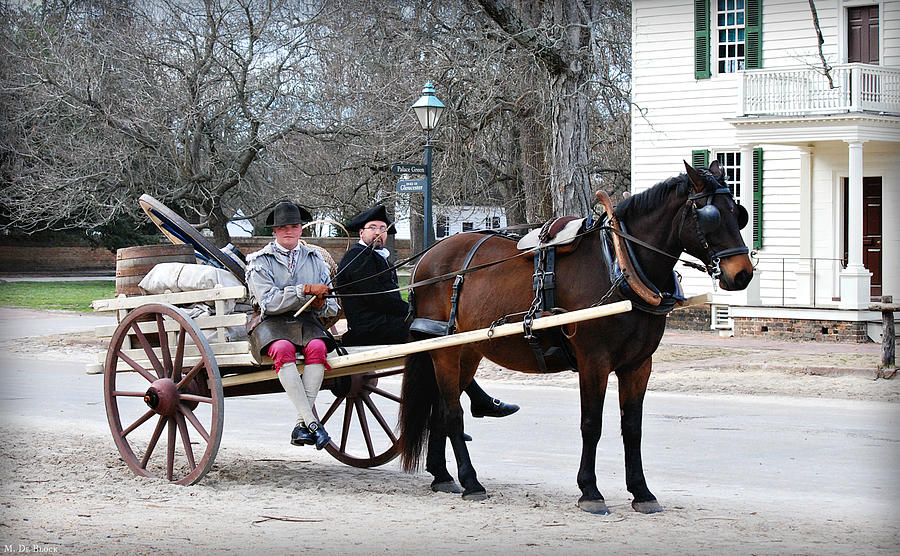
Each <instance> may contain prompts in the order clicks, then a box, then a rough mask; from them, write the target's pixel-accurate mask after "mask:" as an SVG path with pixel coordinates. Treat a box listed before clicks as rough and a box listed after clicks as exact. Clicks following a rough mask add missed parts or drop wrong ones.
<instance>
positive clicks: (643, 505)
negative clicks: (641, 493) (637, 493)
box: [631, 500, 663, 514]
mask: <svg viewBox="0 0 900 556" xmlns="http://www.w3.org/2000/svg"><path fill="white" fill-rule="evenodd" d="M631 507H632V508H634V511H636V512H641V513H642V514H657V513H659V512H661V511H663V508H662V506H660V505H659V502H657V501H656V500H647V501H646V502H635V501H633V500H632V501H631Z"/></svg>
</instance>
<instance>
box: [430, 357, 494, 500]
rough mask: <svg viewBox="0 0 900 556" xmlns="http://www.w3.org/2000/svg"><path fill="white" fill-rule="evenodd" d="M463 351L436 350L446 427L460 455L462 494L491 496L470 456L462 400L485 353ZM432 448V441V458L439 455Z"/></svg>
mask: <svg viewBox="0 0 900 556" xmlns="http://www.w3.org/2000/svg"><path fill="white" fill-rule="evenodd" d="M461 352H462V350H461V349H459V348H456V349H453V348H451V349H442V350H439V351H436V352H432V354H431V357H432V360H433V361H434V369H435V378H436V379H437V383H438V389H439V390H440V392H441V396H442V397H443V400H444V402H445V410H446V412H445V413H444V423H445V426H446V429H445V430H446V434H447V438H448V439H449V440H450V445H451V446H452V447H453V454H454V455H455V456H456V469H457V474H458V476H459V483H460V485H462V488H463V495H462V496H463V498H464V499H466V500H484V499H486V498H487V493H486V492H485V490H484V487H483V486H481V483H479V482H478V476H477V473H476V472H475V468H474V467H473V466H472V460H471V459H470V457H469V449H468V448H467V447H466V442H465V439H464V438H463V411H462V406H461V405H460V403H459V396H460V394H461V392H462V383H465V384H468V383H469V382H470V381H471V380H472V376H474V374H475V367H476V366H477V365H478V361H480V360H481V356H480V355H478V356H472V355H471V354H467V355H466V356H461ZM430 448H431V446H430V445H429V458H431V457H432V455H433V456H434V457H435V458H437V453H436V451H435V453H434V454H432V453H431V451H430ZM443 456H444V454H443V449H441V454H440V457H441V458H443ZM435 478H437V477H435Z"/></svg>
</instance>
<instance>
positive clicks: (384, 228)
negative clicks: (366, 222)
mask: <svg viewBox="0 0 900 556" xmlns="http://www.w3.org/2000/svg"><path fill="white" fill-rule="evenodd" d="M366 229H367V230H372V231H373V232H386V231H387V226H374V225H373V226H366Z"/></svg>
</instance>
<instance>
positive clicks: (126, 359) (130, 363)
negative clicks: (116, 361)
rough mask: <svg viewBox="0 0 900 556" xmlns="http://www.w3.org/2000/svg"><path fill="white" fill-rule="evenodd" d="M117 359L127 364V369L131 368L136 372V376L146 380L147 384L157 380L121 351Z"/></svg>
mask: <svg viewBox="0 0 900 556" xmlns="http://www.w3.org/2000/svg"><path fill="white" fill-rule="evenodd" d="M119 358H120V359H121V360H122V361H124V362H125V363H127V364H128V366H129V367H131V368H132V369H134V370H135V371H137V372H138V374H140V375H141V376H142V377H144V378H146V379H147V382H156V381H157V380H158V379H159V377H156V376H153V375H152V374H150V371H148V370H147V369H145V368H144V367H142V366H140V365H139V364H138V363H137V362H135V360H134V359H132V358H131V357H128V356H127V355H125V354H124V353H123V352H121V351H120V352H119Z"/></svg>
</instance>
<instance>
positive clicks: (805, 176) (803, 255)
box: [794, 147, 816, 305]
mask: <svg viewBox="0 0 900 556" xmlns="http://www.w3.org/2000/svg"><path fill="white" fill-rule="evenodd" d="M812 152H813V148H812V147H805V148H803V147H801V148H800V151H799V162H800V222H799V224H800V260H799V261H797V272H796V278H797V280H796V281H797V286H796V287H797V289H796V297H795V298H794V301H795V302H796V303H797V305H813V303H814V301H815V295H816V292H815V287H814V284H815V275H814V272H815V270H814V269H815V265H814V264H813V261H812V257H813V253H814V251H813V248H812V241H813V237H812V207H813V199H812Z"/></svg>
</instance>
